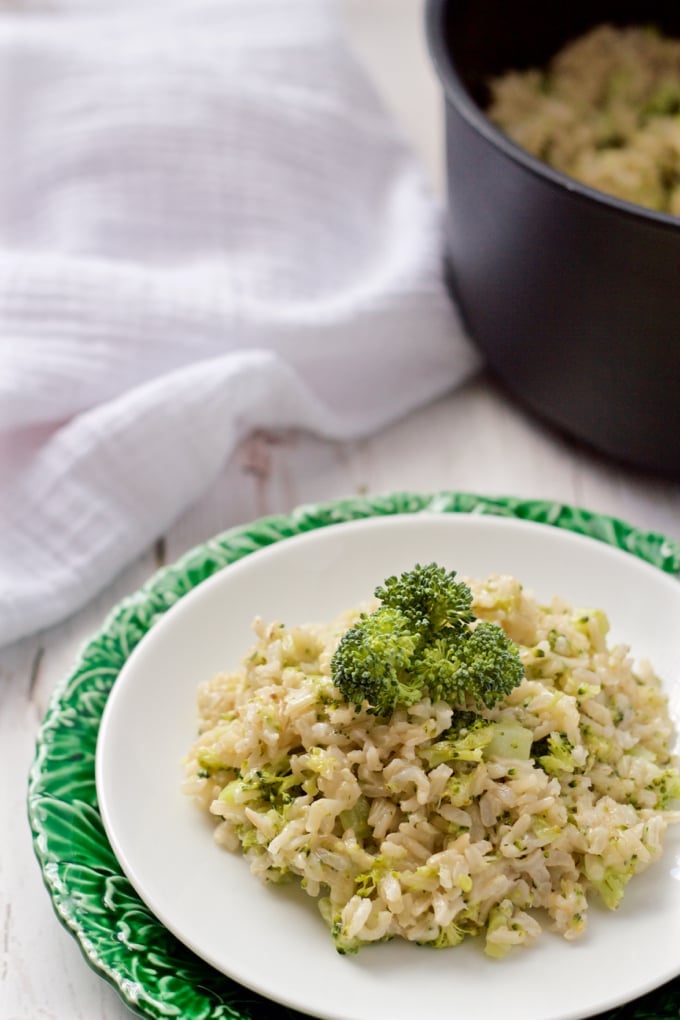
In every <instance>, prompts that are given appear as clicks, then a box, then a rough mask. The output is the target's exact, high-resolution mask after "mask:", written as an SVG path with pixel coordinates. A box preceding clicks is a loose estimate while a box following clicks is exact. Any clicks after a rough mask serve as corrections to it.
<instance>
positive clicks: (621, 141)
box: [487, 25, 680, 216]
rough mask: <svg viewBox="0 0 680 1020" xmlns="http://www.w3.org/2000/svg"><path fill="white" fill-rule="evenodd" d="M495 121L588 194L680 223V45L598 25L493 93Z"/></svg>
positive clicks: (500, 82) (495, 84) (497, 82)
mask: <svg viewBox="0 0 680 1020" xmlns="http://www.w3.org/2000/svg"><path fill="white" fill-rule="evenodd" d="M490 88H491V103H490V105H489V108H488V110H487V113H488V115H489V117H490V119H491V120H492V121H493V122H494V123H495V124H496V125H498V126H499V127H501V128H502V129H503V130H504V131H505V132H506V133H507V134H508V135H509V136H510V137H511V138H512V139H513V140H514V141H515V142H517V144H518V145H521V146H522V147H523V148H525V149H527V150H528V151H529V152H531V153H532V154H533V155H534V156H538V157H539V158H540V159H542V160H543V161H544V162H546V163H549V164H550V165H551V166H553V167H555V168H556V169H557V170H561V171H563V172H564V173H566V174H569V175H570V176H572V177H575V178H577V179H578V180H579V181H582V182H583V183H584V184H588V185H590V186H591V187H593V188H597V189H598V190H599V191H604V192H607V193H609V194H611V195H615V196H616V197H618V198H622V199H626V200H627V201H629V202H635V203H636V204H638V205H642V206H646V207H648V208H650V209H655V210H658V211H660V212H667V213H671V214H672V215H675V216H680V40H678V39H671V38H668V37H665V36H663V35H662V34H661V33H659V32H658V31H656V30H655V29H653V28H649V27H647V28H645V27H637V26H633V27H624V28H620V27H614V26H612V25H599V26H597V27H596V28H594V29H592V30H591V31H589V32H588V33H586V34H585V35H583V36H580V37H579V38H578V39H576V40H572V41H571V42H569V43H568V44H567V45H566V46H564V47H563V48H562V49H561V50H560V51H559V52H558V53H557V54H556V56H555V57H553V59H552V60H551V61H550V63H549V64H548V66H547V67H546V68H544V69H537V68H532V69H530V70H526V71H518V70H513V71H510V72H508V73H506V74H504V75H502V76H500V77H498V78H496V79H494V80H493V81H492V82H491V83H490Z"/></svg>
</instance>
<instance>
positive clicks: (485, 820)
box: [184, 576, 680, 956]
mask: <svg viewBox="0 0 680 1020" xmlns="http://www.w3.org/2000/svg"><path fill="white" fill-rule="evenodd" d="M468 583H469V585H470V587H471V588H472V591H473V596H474V601H473V610H474V613H475V615H476V616H477V617H479V618H481V619H484V620H488V621H491V622H496V623H498V624H499V625H500V626H501V627H502V628H503V629H504V631H505V632H506V634H507V635H508V636H509V637H510V638H511V639H512V641H514V642H516V644H517V646H518V648H519V653H520V657H521V660H522V663H523V666H524V671H525V676H524V679H523V680H522V681H521V682H520V683H519V685H518V686H516V687H515V688H514V689H513V690H512V691H511V693H510V694H509V695H508V696H507V697H506V698H505V699H504V700H502V701H500V702H499V703H498V704H496V705H495V706H494V707H493V708H491V709H488V708H482V709H481V710H479V711H477V712H474V713H473V712H470V711H460V710H456V709H454V708H452V707H451V705H449V704H447V703H445V702H443V701H434V702H433V701H431V700H430V699H429V698H428V697H425V698H424V699H423V700H421V701H419V702H418V703H416V704H414V705H412V706H411V707H410V708H408V709H403V710H397V711H396V712H394V714H393V715H392V716H391V717H389V718H385V717H380V716H377V715H372V714H370V712H369V711H367V708H366V706H363V707H361V706H355V705H351V704H348V703H345V702H343V700H342V695H341V694H340V692H339V690H338V689H337V688H336V687H335V686H334V684H333V682H332V679H331V670H330V664H331V658H332V655H333V652H334V650H335V648H336V647H337V644H338V642H339V639H340V637H341V636H342V634H343V633H344V631H345V630H346V629H347V628H348V627H349V626H350V625H351V624H353V623H354V622H355V621H356V620H357V618H358V617H359V613H360V609H357V610H354V611H352V612H350V613H348V614H346V615H345V616H344V617H342V618H340V619H338V620H336V621H334V622H333V623H331V624H329V625H322V624H309V625H304V626H294V627H287V626H284V625H283V624H282V623H279V622H273V623H266V622H264V621H263V620H261V619H258V620H256V621H255V624H254V630H255V636H256V642H255V645H254V647H253V648H252V650H251V651H250V653H249V654H248V655H247V657H246V659H245V660H244V662H243V665H242V667H241V668H240V669H237V670H235V671H234V672H227V673H223V674H220V675H219V676H216V677H214V678H213V679H211V680H209V681H208V682H206V683H204V684H203V685H202V686H201V688H200V690H199V696H198V709H199V716H200V735H199V737H198V739H197V741H196V743H195V745H194V746H193V748H192V749H191V751H190V754H189V757H188V759H187V762H186V780H185V784H184V790H185V792H186V793H187V794H189V795H191V796H193V797H195V798H196V799H197V800H198V802H199V803H200V805H202V806H203V808H204V809H205V810H206V811H209V812H210V813H211V814H212V815H213V816H214V819H215V822H216V829H215V837H216V839H217V841H218V842H219V843H220V844H221V845H222V846H224V847H225V848H226V849H227V850H230V851H239V850H241V851H242V852H243V853H245V855H246V857H247V858H248V861H249V863H250V868H251V870H252V872H253V873H254V874H255V875H257V876H258V877H259V878H261V879H263V880H265V881H268V882H281V881H283V880H287V879H299V880H300V883H301V885H302V888H303V889H304V890H305V892H306V893H307V894H308V895H309V896H312V897H315V898H317V899H318V905H319V909H320V911H321V914H322V916H323V918H324V919H325V921H326V922H327V924H328V926H329V928H330V930H331V933H332V935H333V938H334V940H335V944H336V947H337V948H338V949H339V950H340V951H341V952H353V951H355V950H356V949H357V948H359V947H360V946H361V945H363V944H365V943H369V942H376V941H379V940H384V939H390V938H395V937H397V938H403V939H408V940H409V941H412V942H416V943H421V944H425V945H429V946H435V947H446V946H453V945H456V944H457V943H459V942H460V941H461V940H462V939H464V938H465V937H466V936H474V935H479V936H481V937H482V939H483V941H484V945H485V948H486V952H487V953H488V954H490V955H491V956H502V955H503V954H504V953H506V951H507V950H508V949H509V948H510V947H512V946H520V945H529V944H531V943H532V942H533V941H534V940H535V939H536V938H537V936H538V935H539V933H540V932H541V929H542V928H545V927H547V928H551V929H553V930H555V931H556V932H559V933H560V934H561V935H562V936H564V938H566V939H575V938H578V937H579V936H580V935H582V934H583V933H584V931H585V930H586V926H587V918H588V907H589V903H590V902H592V901H593V900H599V901H600V902H601V903H604V904H605V905H606V906H607V907H609V908H615V907H617V906H618V904H619V902H620V900H621V897H622V896H623V893H624V889H625V886H626V884H627V882H628V881H629V880H630V879H631V878H633V876H634V875H636V874H637V873H638V872H641V871H643V870H644V869H645V868H647V867H648V866H649V865H650V864H651V863H652V862H653V861H655V860H656V859H657V858H658V857H659V855H660V854H661V852H662V842H663V836H664V831H665V829H666V827H667V825H668V824H669V823H670V822H672V821H677V820H678V814H677V813H675V812H673V811H672V810H671V808H672V807H673V801H674V799H675V798H677V797H678V796H679V795H680V781H679V779H678V773H677V771H676V768H675V763H674V760H673V757H672V742H673V732H672V726H671V721H670V719H669V713H668V707H667V703H666V698H665V696H664V693H663V691H662V689H661V685H660V682H659V680H658V679H657V677H656V676H655V674H654V672H653V670H652V668H651V666H650V665H648V664H646V663H642V664H635V665H634V663H633V661H632V659H631V656H630V654H629V650H628V649H627V648H626V647H624V646H617V647H609V646H608V644H607V631H608V624H607V618H606V616H605V614H604V613H603V612H602V611H601V610H597V609H596V610H591V609H582V608H574V607H572V606H570V605H568V604H566V603H565V602H564V601H562V600H561V599H559V598H555V599H553V600H552V602H550V604H548V605H543V604H541V603H539V601H537V600H536V599H535V598H534V597H532V595H531V594H530V593H528V592H527V591H525V590H524V589H523V587H522V585H521V584H520V583H519V581H517V580H516V579H514V578H512V577H508V576H495V577H491V578H489V579H487V580H486V581H483V582H477V581H468ZM361 608H363V609H366V606H364V607H361ZM369 608H373V606H371V607H369Z"/></svg>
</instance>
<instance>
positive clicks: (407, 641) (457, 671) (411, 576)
mask: <svg viewBox="0 0 680 1020" xmlns="http://www.w3.org/2000/svg"><path fill="white" fill-rule="evenodd" d="M455 578H456V573H455V571H451V572H449V573H447V572H446V570H445V569H444V568H443V567H439V566H437V565H436V564H434V563H431V564H429V565H428V566H425V567H423V566H420V565H417V566H416V567H414V569H413V570H410V571H407V572H405V573H403V574H402V575H401V576H400V577H398V578H397V577H390V578H388V579H387V580H386V581H385V583H384V584H383V585H380V586H379V587H378V588H376V591H375V595H376V597H377V598H379V599H381V600H382V605H380V606H379V607H378V609H376V611H375V612H374V613H371V614H370V615H366V614H363V615H362V617H361V618H360V619H359V621H358V622H357V623H356V624H355V625H354V626H353V627H351V628H350V629H349V630H348V631H346V633H345V634H344V635H343V636H342V638H341V640H340V643H339V645H338V648H337V650H336V652H335V654H334V656H333V659H332V662H331V675H332V678H333V682H334V684H335V685H336V687H338V689H339V690H340V691H341V693H342V694H343V696H344V698H345V699H346V700H347V701H350V702H352V703H354V704H356V705H364V704H367V706H368V709H369V711H371V712H373V713H374V714H376V715H391V714H392V712H394V711H395V710H396V709H397V708H408V707H409V706H410V705H413V704H415V703H416V702H418V701H421V700H422V699H423V698H424V697H425V696H426V695H429V696H430V697H432V698H433V699H436V700H442V701H448V702H449V703H450V704H451V705H454V706H456V707H458V708H465V707H466V706H468V705H469V704H473V705H475V706H477V707H482V706H485V707H487V708H491V707H492V706H493V705H495V704H496V703H497V702H498V701H500V700H501V699H502V698H504V697H506V696H507V695H508V694H509V693H510V691H511V690H512V689H513V688H514V687H516V686H517V684H518V683H520V681H521V679H522V677H523V675H524V671H523V668H522V664H521V662H520V659H519V655H518V652H517V648H516V646H515V645H514V643H513V642H512V641H511V640H510V639H509V638H508V637H506V635H505V634H504V632H503V631H502V630H501V628H500V627H499V626H497V625H496V624H494V623H487V622H484V621H477V620H476V619H475V616H474V614H473V613H472V610H471V605H472V593H471V591H470V589H469V588H468V586H467V585H466V584H464V583H463V582H462V581H456V580H455Z"/></svg>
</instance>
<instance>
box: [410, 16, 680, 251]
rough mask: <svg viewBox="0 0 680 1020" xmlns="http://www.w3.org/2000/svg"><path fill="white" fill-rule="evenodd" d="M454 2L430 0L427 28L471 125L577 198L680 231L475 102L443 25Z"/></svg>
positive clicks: (446, 84) (452, 97)
mask: <svg viewBox="0 0 680 1020" xmlns="http://www.w3.org/2000/svg"><path fill="white" fill-rule="evenodd" d="M453 2H455V0H426V9H425V31H426V37H427V45H428V49H429V52H430V58H431V60H432V63H433V65H434V68H435V71H436V72H437V77H438V78H439V81H440V82H441V85H442V86H443V89H444V95H445V97H446V99H447V100H448V101H450V102H451V103H452V104H453V106H454V107H455V108H456V109H457V110H458V112H459V113H460V114H461V115H462V116H463V117H464V118H465V120H466V121H467V122H468V124H469V125H470V127H472V128H473V129H474V130H475V131H477V132H478V133H479V134H480V135H482V137H483V138H485V139H486V140H487V141H488V142H489V143H490V144H491V145H493V146H494V147H495V148H496V149H500V150H501V151H502V152H503V153H504V154H505V155H506V156H507V157H508V158H509V159H511V160H512V161H513V162H515V163H519V164H520V165H521V166H523V167H524V168H525V169H526V170H527V171H528V172H529V173H531V174H532V175H533V176H535V177H540V178H541V179H542V180H545V181H546V182H548V183H549V184H551V185H552V186H553V187H555V188H557V189H559V190H560V191H567V192H569V193H570V194H571V195H573V196H574V197H576V198H579V199H581V200H583V201H587V202H589V203H591V204H592V203H595V204H596V205H598V206H601V207H604V210H605V211H607V210H609V211H611V212H613V213H615V214H617V215H624V216H626V217H630V218H632V219H634V220H638V221H641V222H644V223H651V224H653V225H654V226H656V227H660V228H663V229H665V230H671V231H675V232H677V231H678V230H679V229H680V218H678V217H677V216H671V214H670V213H664V212H657V211H656V210H655V209H648V208H646V207H645V206H641V205H637V204H636V203H634V202H628V201H626V200H625V199H621V198H617V197H616V196H614V195H609V194H607V193H606V192H604V191H598V190H597V189H596V188H591V187H590V186H589V185H587V184H583V183H582V182H581V181H577V180H576V178H575V177H570V176H569V175H568V174H565V173H562V171H560V170H556V169H555V168H554V167H551V166H549V165H548V164H547V163H544V162H543V161H542V160H540V159H538V158H537V157H536V156H533V155H532V154H531V153H530V152H527V150H526V149H523V148H522V147H521V146H520V145H518V144H517V143H516V142H513V141H512V139H511V138H509V137H508V135H506V134H505V133H504V132H503V131H501V130H500V128H497V127H496V126H495V125H494V124H493V123H492V122H491V121H490V120H489V118H488V117H487V116H486V114H485V113H484V111H483V109H482V108H481V107H480V106H478V105H477V103H475V102H474V100H473V99H472V98H471V96H470V94H469V92H468V91H467V89H466V88H465V85H464V84H463V81H462V79H461V77H460V75H459V74H458V70H457V68H456V64H455V62H454V60H453V58H452V56H451V54H450V52H449V50H448V47H447V45H446V41H445V38H444V33H443V31H442V26H443V23H444V15H445V13H446V10H447V8H448V7H450V6H451V5H452V3H453Z"/></svg>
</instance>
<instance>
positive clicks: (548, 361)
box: [427, 0, 680, 477]
mask: <svg viewBox="0 0 680 1020" xmlns="http://www.w3.org/2000/svg"><path fill="white" fill-rule="evenodd" d="M604 21H607V22H610V23H614V24H629V23H639V24H649V23H650V22H654V23H655V24H656V25H658V26H659V28H660V29H661V30H662V31H664V32H666V33H668V34H672V35H678V36H680V4H679V3H678V2H677V0H675V2H671V3H668V4H666V5H660V4H652V5H650V4H649V3H645V4H643V3H640V2H638V3H634V2H624V0H618V2H611V3H598V2H595V3H589V4H586V3H570V4H560V5H554V6H553V5H550V4H546V3H545V2H543V3H541V4H540V5H539V4H537V3H535V2H534V3H532V2H531V0H522V2H514V0H513V2H508V0H484V2H480V0H475V2H474V3H472V2H464V0H428V4H427V28H428V38H429V45H430V51H431V54H432V57H433V60H434V63H435V65H436V68H437V71H438V73H439V76H440V78H441V81H442V84H443V86H444V93H445V105H446V137H447V174H448V207H447V223H446V234H447V248H448V261H449V270H450V281H451V287H452V290H453V293H454V296H455V299H456V302H457V304H458V306H459V308H460V310H461V312H462V315H463V318H464V320H465V322H466V325H467V328H468V330H469V332H470V335H471V336H472V338H473V339H474V340H475V342H476V343H477V344H478V346H479V347H480V349H481V351H482V352H483V354H484V356H485V357H486V360H487V362H488V364H489V365H490V367H491V368H492V369H493V370H494V371H495V372H496V373H497V374H498V375H499V376H500V378H501V379H502V380H503V382H504V383H505V384H506V385H507V386H508V388H509V389H510V390H511V391H512V392H514V393H515V394H516V395H517V396H518V397H519V398H520V399H521V400H523V401H524V402H525V403H526V404H527V405H529V406H530V407H531V408H533V410H534V411H535V412H537V413H538V414H539V415H540V416H541V417H542V418H544V419H545V420H547V421H549V422H551V423H552V424H553V425H556V426H558V427H559V428H560V429H562V430H564V431H566V432H567V433H569V434H571V435H572V436H575V437H576V438H578V439H581V440H585V441H586V442H588V443H589V444H592V445H593V446H594V447H596V448H597V449H599V450H600V451H602V452H604V453H606V454H609V455H611V456H614V457H615V458H617V459H620V460H623V461H625V462H627V463H629V464H634V465H637V466H640V467H643V468H646V469H651V470H652V471H655V472H660V473H663V474H666V475H670V476H673V477H680V393H679V389H680V219H676V218H675V217H672V216H667V215H664V214H661V213H655V212H651V211H649V210H646V209H643V208H642V207H640V206H636V205H633V204H631V203H628V202H623V201H620V200H618V199H616V198H612V197H609V196H607V195H604V194H602V193H601V192H598V191H595V190H594V189H592V188H589V187H587V186H586V185H583V184H580V183H579V182H577V181H575V180H573V179H572V178H570V177H567V176H566V175H564V174H562V173H559V172H557V171H555V170H552V169H551V168H550V167H548V166H546V165H545V164H543V163H542V162H541V161H540V160H538V159H536V158H534V157H533V156H531V155H529V153H527V152H525V151H524V150H523V149H521V148H519V146H517V145H515V144H514V143H513V142H512V141H510V139H509V138H507V137H506V136H505V135H504V134H503V133H502V132H501V131H500V130H498V129H497V128H496V127H494V126H493V125H492V124H491V122H490V121H489V120H488V118H487V117H486V116H485V114H484V112H483V111H484V107H485V105H486V102H487V99H488V93H487V85H486V83H487V82H488V80H489V78H490V77H492V76H495V75H497V74H500V73H502V72H503V71H504V70H507V69H509V68H524V67H530V66H542V65H544V64H545V63H546V62H547V61H548V59H549V58H550V57H551V56H552V55H553V53H554V52H555V51H556V50H558V49H559V48H560V46H561V45H562V44H563V43H564V42H565V41H566V40H567V39H568V38H571V37H573V36H576V35H579V34H581V33H583V32H585V31H586V30H587V29H588V28H590V27H592V26H593V25H596V24H599V23H602V22H604Z"/></svg>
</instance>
